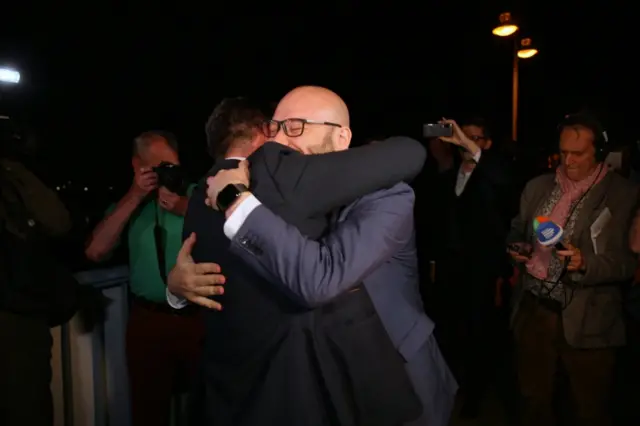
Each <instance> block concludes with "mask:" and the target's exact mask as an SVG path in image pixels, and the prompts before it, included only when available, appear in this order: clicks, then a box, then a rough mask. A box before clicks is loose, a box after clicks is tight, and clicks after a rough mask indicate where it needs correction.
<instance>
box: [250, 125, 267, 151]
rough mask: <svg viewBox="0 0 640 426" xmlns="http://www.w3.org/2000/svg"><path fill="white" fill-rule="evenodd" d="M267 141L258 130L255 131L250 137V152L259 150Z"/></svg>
mask: <svg viewBox="0 0 640 426" xmlns="http://www.w3.org/2000/svg"><path fill="white" fill-rule="evenodd" d="M266 141H267V136H266V135H265V134H264V132H263V131H262V130H260V129H256V130H255V131H254V132H253V135H252V137H251V148H252V150H251V152H253V151H255V150H256V149H258V148H260V147H261V146H262V145H264V143H265V142H266Z"/></svg>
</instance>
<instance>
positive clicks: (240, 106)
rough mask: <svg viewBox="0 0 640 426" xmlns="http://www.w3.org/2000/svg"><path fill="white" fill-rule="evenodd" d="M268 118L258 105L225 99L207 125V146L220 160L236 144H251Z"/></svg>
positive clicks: (213, 155)
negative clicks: (256, 131) (254, 133)
mask: <svg viewBox="0 0 640 426" xmlns="http://www.w3.org/2000/svg"><path fill="white" fill-rule="evenodd" d="M265 119H266V117H265V114H264V112H263V111H262V109H261V108H260V107H259V106H258V104H257V103H255V102H253V101H251V100H249V99H247V98H244V97H236V98H225V99H223V100H222V101H221V102H220V103H219V104H218V105H217V106H216V107H215V109H214V110H213V112H212V113H211V116H209V119H208V120H207V123H206V125H205V133H206V135H207V146H208V147H209V153H210V154H211V156H212V157H213V158H219V157H222V156H224V155H225V153H226V152H227V151H228V150H229V148H231V146H233V145H236V144H238V145H239V144H244V143H246V142H249V141H250V140H251V138H252V137H253V132H254V131H255V130H256V129H262V125H263V123H264V121H265Z"/></svg>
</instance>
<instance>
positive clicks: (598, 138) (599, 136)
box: [558, 111, 609, 163]
mask: <svg viewBox="0 0 640 426" xmlns="http://www.w3.org/2000/svg"><path fill="white" fill-rule="evenodd" d="M567 127H584V128H585V129H589V130H591V132H592V133H593V137H594V140H593V144H594V147H595V149H596V161H597V162H598V163H601V162H603V161H604V160H605V159H606V158H607V155H608V154H609V147H608V145H609V137H608V135H607V131H606V130H605V129H604V127H603V126H602V124H601V123H600V121H599V120H598V119H597V118H596V117H595V116H594V115H593V114H591V113H589V112H586V111H583V112H578V113H575V114H567V115H565V116H564V119H563V120H562V121H561V122H560V124H558V133H560V132H562V130H564V129H566V128H567Z"/></svg>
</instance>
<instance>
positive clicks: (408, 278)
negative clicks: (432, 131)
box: [231, 183, 434, 360]
mask: <svg viewBox="0 0 640 426" xmlns="http://www.w3.org/2000/svg"><path fill="white" fill-rule="evenodd" d="M413 205H414V194H413V191H412V190H411V188H410V187H409V186H408V185H406V184H404V183H401V184H397V185H395V186H394V187H392V188H390V189H387V190H381V191H377V192H374V193H373V194H369V195H367V196H365V197H362V198H361V199H359V200H358V201H356V202H355V203H352V204H351V205H350V206H348V207H346V208H345V209H343V210H342V212H341V213H340V218H339V220H338V225H337V228H336V229H335V230H334V232H332V233H331V234H330V235H328V236H326V237H325V238H323V239H322V240H321V241H314V240H310V239H307V238H305V237H304V236H302V235H301V233H300V231H298V229H297V228H295V227H294V226H291V225H288V224H287V223H286V222H284V221H283V220H282V219H281V218H280V217H278V216H276V215H275V214H273V213H272V212H271V211H269V210H268V209H267V208H266V207H264V206H260V207H258V208H256V209H255V210H254V211H253V212H252V213H251V214H250V215H249V216H248V218H247V219H246V220H245V222H244V224H243V225H242V227H241V228H240V230H239V232H238V233H237V234H236V236H235V237H234V239H233V241H232V243H231V250H232V252H234V253H235V254H237V255H238V256H240V257H241V258H242V259H243V260H245V261H246V262H247V263H248V264H249V265H250V266H251V267H252V268H253V269H255V270H257V271H262V273H263V274H265V275H267V276H269V277H271V280H270V281H271V283H272V285H276V286H280V288H281V290H282V291H284V292H287V293H288V294H290V295H291V296H292V297H294V298H296V299H297V300H298V301H299V302H300V303H301V304H303V305H306V306H309V307H316V306H320V305H322V304H324V303H326V302H328V301H330V300H332V299H333V298H334V297H336V296H338V295H339V294H341V293H343V292H345V291H347V290H349V289H350V288H352V287H354V286H356V285H357V284H359V283H361V282H364V285H365V287H366V289H367V291H368V293H369V295H370V297H371V299H372V301H373V304H374V306H375V308H376V310H377V312H378V315H379V316H380V319H381V320H382V322H383V323H384V326H385V328H386V330H387V332H388V333H389V335H390V337H391V340H392V341H393V343H394V345H395V347H396V348H397V349H398V350H399V352H400V353H401V355H402V356H403V357H404V358H405V360H409V359H411V357H412V355H413V354H415V353H416V352H417V350H418V349H420V348H421V346H422V345H424V343H425V342H426V340H427V339H428V337H429V336H430V335H431V333H432V331H433V327H434V325H433V322H432V321H431V320H430V319H429V318H428V317H427V316H426V315H425V313H424V308H423V306H422V301H421V298H420V293H419V289H418V272H417V257H416V249H415V241H414V232H413V231H414V230H413Z"/></svg>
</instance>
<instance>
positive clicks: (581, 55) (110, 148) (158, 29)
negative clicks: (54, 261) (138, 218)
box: [0, 0, 640, 186]
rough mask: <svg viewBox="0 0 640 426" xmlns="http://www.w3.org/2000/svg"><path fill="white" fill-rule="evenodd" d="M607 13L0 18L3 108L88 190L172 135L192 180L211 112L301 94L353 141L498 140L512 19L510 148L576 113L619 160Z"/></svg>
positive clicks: (539, 142) (505, 127) (622, 132)
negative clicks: (342, 109) (515, 71)
mask: <svg viewBox="0 0 640 426" xmlns="http://www.w3.org/2000/svg"><path fill="white" fill-rule="evenodd" d="M5 3H10V2H5ZM40 3H43V4H44V3H51V4H52V5H49V6H43V5H42V4H40ZM75 3H77V5H75ZM614 3H615V2H613V1H608V2H604V1H593V2H585V1H583V2H577V1H564V2H562V1H561V2H552V1H547V2H542V1H538V2H496V1H478V2H471V1H459V0H451V1H423V2H418V1H416V2H407V1H384V2H383V1H361V2H355V1H347V0H344V1H342V2H338V1H326V2H306V1H299V2H297V3H294V2H243V1H234V2H219V3H217V2H202V3H200V2H189V1H181V2H166V3H163V4H168V5H171V4H173V6H159V4H161V2H144V3H142V2H136V1H131V2H105V1H96V2H84V4H83V3H81V2H80V3H78V2H74V4H72V3H71V2H60V4H57V3H56V5H55V6H53V2H28V1H27V2H24V3H18V4H16V5H13V4H3V6H2V12H0V13H1V15H0V16H1V19H0V64H6V65H13V66H15V67H17V68H18V69H19V70H20V71H21V73H22V84H20V85H19V86H18V87H14V88H13V90H11V93H5V96H4V98H3V105H2V107H1V108H4V109H9V110H11V111H17V114H18V115H20V116H22V117H26V118H28V119H29V121H30V123H32V125H33V126H34V127H35V128H36V129H37V131H38V134H39V139H40V141H41V143H42V145H43V146H44V154H43V155H46V159H47V163H48V164H49V166H50V167H49V169H54V170H53V172H52V173H53V176H54V179H59V180H60V179H61V180H64V179H67V178H73V179H76V180H80V181H82V182H83V183H86V184H89V185H99V186H103V185H107V184H111V183H112V182H125V181H126V180H127V179H129V176H130V175H129V174H128V173H130V171H129V164H130V162H129V159H130V147H131V140H132V138H133V137H134V136H135V135H136V134H137V133H139V132H141V131H144V130H149V129H166V130H169V131H172V132H174V133H175V134H176V135H177V137H178V140H179V142H180V144H181V155H182V159H183V163H184V164H185V165H186V166H187V167H188V168H189V169H190V170H191V171H192V173H193V174H194V175H198V174H200V173H202V172H204V171H205V170H206V168H207V167H208V165H209V164H210V159H208V158H207V157H206V155H205V151H204V133H203V126H204V122H205V120H206V118H207V116H208V114H209V113H210V112H211V110H212V109H213V107H214V106H215V105H216V103H217V102H218V101H219V100H220V99H221V98H222V97H225V96H237V95H246V96H252V97H256V98H259V99H262V100H263V101H265V102H277V100H278V99H279V98H280V97H281V96H282V95H284V94H285V93H286V92H287V91H288V90H289V89H291V88H293V87H295V86H296V85H300V84H317V85H323V86H326V87H329V88H331V89H333V90H335V91H337V92H338V93H339V94H340V95H342V96H343V97H344V99H345V100H346V101H347V103H348V105H349V107H350V108H351V113H352V128H353V132H354V137H355V138H356V139H359V140H362V139H364V138H366V137H370V136H375V135H385V134H391V133H405V134H409V135H414V136H419V135H420V131H421V124H422V123H424V122H428V121H432V120H436V119H438V118H439V117H441V116H443V115H444V116H451V117H453V118H455V117H457V116H461V115H462V114H471V113H474V114H481V115H484V116H486V117H487V118H488V119H489V120H490V121H491V122H492V123H493V124H494V127H495V129H494V130H495V132H496V133H497V134H498V135H502V136H504V137H505V138H506V137H508V136H509V134H510V108H511V93H510V90H511V64H512V50H511V49H512V43H513V40H512V39H501V38H498V37H495V36H493V35H492V33H491V29H492V28H493V27H494V26H496V25H497V23H498V15H499V14H500V13H501V12H505V11H510V12H511V13H512V15H513V16H514V18H516V19H517V20H518V23H519V24H520V27H521V34H522V36H530V37H532V39H533V43H534V44H535V45H536V47H537V48H538V49H539V51H540V53H539V54H538V55H537V56H536V57H534V58H532V59H529V60H524V61H522V62H521V67H520V74H521V79H520V88H521V89H520V100H521V102H520V105H521V106H520V111H521V114H520V117H521V125H520V132H519V133H520V138H519V139H520V142H519V143H522V144H526V145H527V146H530V147H537V146H545V145H551V144H553V143H554V142H555V135H554V133H553V131H554V128H555V125H556V123H557V121H558V120H559V119H560V118H561V116H562V115H563V114H565V113H568V112H575V111H576V110H578V109H579V108H581V107H583V106H589V107H591V108H592V109H594V110H596V111H598V112H599V113H600V114H601V115H602V117H603V119H604V122H605V124H606V126H607V128H608V131H609V133H610V134H611V135H612V136H613V139H614V141H615V142H616V143H621V144H624V143H629V142H631V141H633V140H636V139H638V138H639V136H640V135H638V132H637V127H636V122H637V119H638V118H637V113H638V107H637V99H638V94H639V92H640V85H639V83H638V66H637V65H636V61H637V58H636V56H637V52H638V41H640V37H639V36H638V34H637V25H638V23H637V17H638V16H640V14H639V13H638V12H635V9H633V10H626V11H625V10H619V9H612V5H614ZM66 4H68V5H66Z"/></svg>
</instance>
